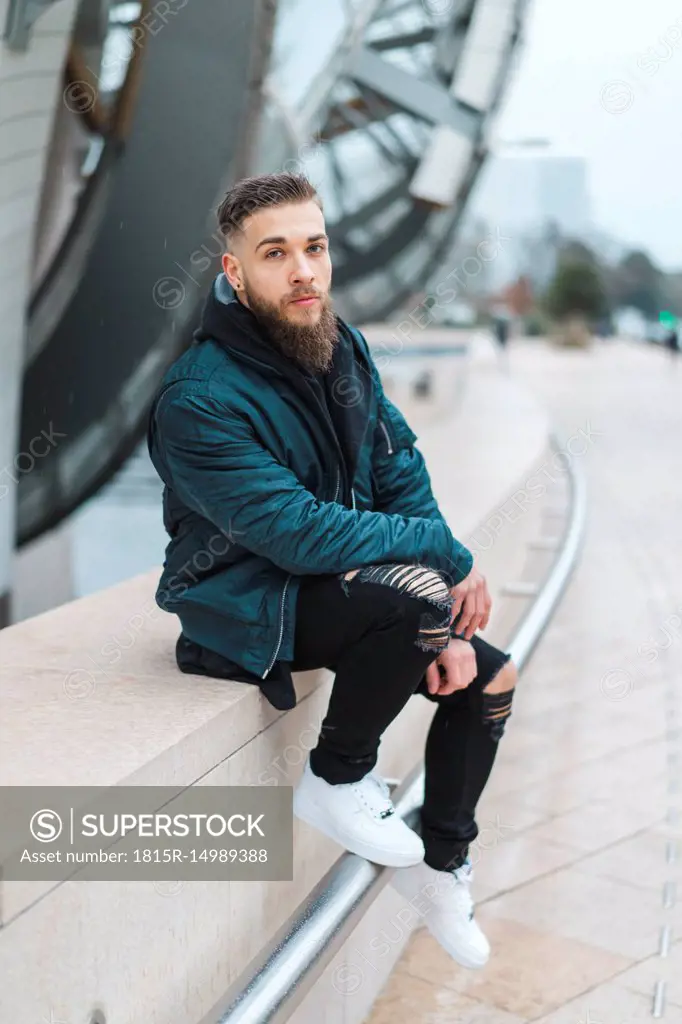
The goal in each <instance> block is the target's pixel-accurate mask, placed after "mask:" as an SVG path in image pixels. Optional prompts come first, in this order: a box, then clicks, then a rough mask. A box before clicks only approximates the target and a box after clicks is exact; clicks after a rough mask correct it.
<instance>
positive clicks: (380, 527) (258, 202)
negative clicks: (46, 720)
mask: <svg viewBox="0 0 682 1024" xmlns="http://www.w3.org/2000/svg"><path fill="white" fill-rule="evenodd" d="M218 218H219V222H220V225H221V229H222V231H223V233H224V236H225V240H226V247H227V251H226V253H225V255H224V256H223V271H224V273H222V274H219V275H218V277H217V278H216V281H215V282H214V284H213V287H212V290H211V293H210V294H209V296H208V299H207V301H206V304H205V307H204V313H203V318H202V324H201V327H200V329H199V330H198V331H197V332H196V334H195V340H194V344H193V345H192V346H191V347H190V348H189V349H188V350H187V351H186V352H185V353H184V354H183V355H182V356H181V357H180V358H179V359H178V360H176V362H175V363H174V364H173V366H172V367H171V368H170V369H169V370H168V371H167V373H166V374H165V377H164V379H163V381H162V383H161V386H160V388H159V391H158V393H157V395H156V398H155V401H154V404H153V407H152V410H151V415H150V422H149V433H148V445H149V451H150V455H151V458H152V461H153V463H154V466H155V467H156V469H157V471H158V473H159V475H160V476H161V478H162V480H163V482H164V484H165V487H164V493H163V512H164V524H165V526H166V529H167V531H168V533H169V535H170V542H169V544H168V547H167V549H166V559H165V562H164V570H163V574H162V577H161V580H160V583H159V587H158V590H157V594H156V600H157V603H158V604H159V605H160V607H161V608H164V609H165V610H167V611H169V612H173V613H175V614H177V615H178V617H179V619H180V623H181V626H182V632H181V634H180V637H179V639H178V642H177V647H176V658H177V663H178V665H179V667H180V669H181V670H182V671H183V672H189V673H195V674H204V675H209V676H218V677H221V678H226V679H236V680H239V681H243V682H251V683H256V684H257V685H259V686H260V688H261V690H262V693H263V695H264V696H265V697H266V698H267V699H268V700H269V701H270V703H271V704H273V705H274V706H275V707H276V708H280V709H286V708H291V707H293V706H294V705H295V703H296V694H295V691H294V687H293V682H292V675H291V673H292V671H305V670H308V669H314V668H321V667H327V668H330V669H331V670H332V671H333V672H334V673H335V679H334V684H333V688H332V692H331V697H330V701H329V706H328V709H327V714H326V717H325V719H324V721H323V723H322V726H321V729H320V736H319V739H318V743H317V746H316V747H315V748H314V749H313V750H311V751H310V755H309V758H308V760H307V762H306V765H305V769H304V772H303V775H302V778H301V780H300V782H299V784H298V786H297V787H296V790H295V794H294V811H295V813H296V815H297V816H298V817H299V818H301V819H303V820H304V821H306V822H308V823H309V824H312V825H313V826H315V827H316V828H318V829H319V830H320V831H322V832H324V833H325V834H326V835H328V836H330V837H331V838H333V839H334V840H335V841H337V842H338V843H340V844H341V845H342V846H343V847H345V848H346V849H348V850H351V851H352V852H354V853H356V854H359V855H360V856H362V857H366V858H367V859H369V860H372V861H374V862H376V863H378V864H385V865H389V866H392V867H396V868H398V870H397V871H395V872H394V875H393V879H392V880H393V884H394V886H395V888H396V889H397V891H398V892H399V893H401V895H402V896H403V898H404V899H406V900H414V899H415V898H419V897H420V896H421V897H428V911H425V912H424V920H425V923H426V925H427V926H428V928H429V929H430V930H431V931H432V933H433V934H434V935H435V936H436V938H437V939H438V940H439V941H440V943H441V944H442V945H443V947H444V948H445V949H446V950H447V951H448V952H449V953H450V955H451V956H452V957H454V959H455V960H457V962H458V963H460V964H463V965H464V966H467V967H482V966H483V965H484V964H485V962H486V961H487V959H488V956H489V946H488V942H487V940H486V938H485V936H484V935H483V933H482V932H481V930H480V929H479V927H478V925H477V924H476V922H475V921H474V920H473V902H472V898H471V893H470V882H471V862H470V860H469V858H468V848H469V845H470V844H471V843H472V841H473V840H474V839H475V838H476V836H477V834H478V829H477V826H476V822H475V810H476V804H477V801H478V799H479V797H480V794H481V792H482V790H483V787H484V786H485V784H486V781H487V779H488V775H489V773H490V770H491V768H492V765H493V761H494V759H495V755H496V751H497V746H498V742H499V739H500V737H501V735H502V731H503V729H504V724H505V721H506V719H507V718H508V716H509V714H510V711H511V703H512V696H513V691H514V686H515V683H516V671H515V668H514V666H513V664H512V662H511V660H510V657H509V655H508V654H505V653H503V652H502V651H499V650H497V649H496V648H495V647H492V646H491V645H490V644H487V643H486V641H484V640H482V639H481V638H480V637H479V636H478V635H477V634H476V630H478V629H482V628H484V627H485V626H486V624H487V622H488V617H489V614H490V605H491V602H490V596H489V594H488V589H487V586H486V583H485V580H484V578H483V577H482V576H481V574H480V573H479V572H478V570H477V569H476V567H475V566H474V564H473V561H474V560H473V556H472V554H471V553H470V552H469V551H468V550H467V549H466V548H465V547H464V546H463V545H462V544H461V543H460V542H459V541H457V540H456V539H455V538H454V537H453V535H452V533H451V531H450V528H449V526H448V524H447V523H446V522H445V520H444V518H443V516H442V515H441V513H440V511H439V509H438V506H437V503H436V501H435V499H434V496H433V493H432V490H431V483H430V477H429V473H428V471H427V469H426V465H425V463H424V459H423V457H422V455H421V453H420V452H419V450H418V449H417V448H416V447H415V446H414V442H415V440H416V435H415V434H414V432H413V431H412V430H411V429H410V427H409V426H408V424H407V422H406V421H405V419H404V418H403V416H402V414H401V413H400V412H399V410H398V409H397V408H396V406H395V405H394V404H393V403H392V402H391V401H390V400H389V399H388V398H387V396H386V395H385V394H384V391H383V389H382V386H381V380H380V377H379V373H378V371H377V368H376V366H375V364H374V362H373V360H372V357H371V355H370V351H369V348H368V346H367V342H366V341H365V339H364V337H363V335H362V334H361V333H360V332H359V331H358V330H357V329H355V328H353V327H351V326H350V325H349V324H347V323H346V322H345V321H344V320H342V319H341V318H340V317H338V316H337V315H335V313H334V311H333V308H332V304H331V299H330V296H329V289H330V285H331V271H332V268H331V261H330V257H329V240H328V238H327V234H326V231H325V223H324V216H323V212H322V206H321V203H320V200H319V198H318V196H317V194H316V192H315V190H314V188H313V187H312V185H311V184H310V182H309V181H308V180H307V179H306V178H305V177H303V176H301V175H291V174H274V175H264V176H261V177H257V178H248V179H245V180H242V181H239V182H237V184H236V185H234V187H233V188H232V189H230V191H229V192H228V193H227V195H226V197H225V199H224V201H223V203H222V204H221V206H220V208H219V210H218ZM228 283H229V286H228ZM230 286H231V287H230ZM232 289H233V291H232ZM415 693H419V694H421V695H422V696H424V697H425V698H427V699H428V700H430V701H433V702H434V703H435V704H436V705H437V707H436V712H435V715H434V717H433V720H432V723H431V726H430V730H429V734H428V739H427V742H426V749H425V774H426V784H425V793H424V803H423V807H422V808H421V826H420V828H421V836H420V835H418V834H417V833H416V832H415V831H413V830H411V829H410V828H408V826H407V825H406V824H405V822H403V821H402V819H401V818H400V817H399V816H398V815H397V814H395V812H394V807H393V804H392V803H391V800H390V796H389V790H388V787H387V785H386V783H385V781H384V780H383V779H382V778H381V777H380V776H379V775H378V774H377V773H376V772H375V771H374V768H375V765H376V762H377V754H378V748H379V744H380V741H381V737H382V735H383V733H384V732H385V730H386V728H387V727H388V726H389V725H390V723H391V722H392V721H393V720H394V718H395V717H396V715H397V714H398V713H399V712H400V711H401V709H402V708H403V707H404V706H405V704H406V703H407V702H408V700H409V698H410V697H411V696H412V695H413V694H415ZM420 913H421V911H420Z"/></svg>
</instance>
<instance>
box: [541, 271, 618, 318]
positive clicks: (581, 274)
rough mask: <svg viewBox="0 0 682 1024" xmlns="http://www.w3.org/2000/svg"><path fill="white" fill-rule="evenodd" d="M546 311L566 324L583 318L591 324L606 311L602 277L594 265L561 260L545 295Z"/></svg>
mask: <svg viewBox="0 0 682 1024" xmlns="http://www.w3.org/2000/svg"><path fill="white" fill-rule="evenodd" d="M544 306H545V309H546V310H547V312H548V313H549V315H550V316H551V317H553V318H554V319H556V320H559V321H563V320H567V319H569V318H570V317H581V318H584V319H585V320H587V321H588V322H590V323H592V322H594V321H595V320H597V319H599V317H601V316H603V315H604V313H605V312H606V311H607V303H606V295H605V292H604V285H603V282H602V279H601V275H600V273H599V271H598V270H597V268H596V267H595V266H593V265H592V264H591V263H586V262H584V261H582V260H566V259H564V260H562V261H561V262H560V263H559V266H558V267H557V270H556V273H555V275H554V278H553V280H552V282H551V283H550V286H549V288H548V290H547V293H546V295H545V302H544Z"/></svg>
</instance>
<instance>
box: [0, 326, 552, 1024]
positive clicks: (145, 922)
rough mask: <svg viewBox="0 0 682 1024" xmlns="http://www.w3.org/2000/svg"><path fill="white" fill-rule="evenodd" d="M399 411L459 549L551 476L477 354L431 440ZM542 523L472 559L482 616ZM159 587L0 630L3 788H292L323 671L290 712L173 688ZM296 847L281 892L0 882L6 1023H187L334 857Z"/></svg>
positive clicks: (383, 759)
mask: <svg viewBox="0 0 682 1024" xmlns="http://www.w3.org/2000/svg"><path fill="white" fill-rule="evenodd" d="M438 358H439V359H440V360H441V362H443V363H445V357H438ZM459 366H460V368H461V366H462V363H461V359H460V361H459ZM451 370H452V368H451ZM400 404H401V407H402V408H403V410H404V412H405V413H406V415H407V416H408V419H409V420H410V422H411V423H412V425H413V426H414V428H415V430H416V432H417V433H418V434H419V440H418V442H417V443H418V446H419V447H420V449H421V450H422V452H423V453H424V455H425V457H426V459H427V463H428V465H429V469H430V472H431V476H432V482H433V486H434V491H435V493H436V496H437V497H438V499H439V501H440V503H441V507H442V508H443V510H444V512H445V513H446V515H448V518H449V520H450V522H451V523H452V525H453V529H454V532H455V533H456V535H458V536H459V537H460V538H462V539H464V540H466V541H469V542H471V540H472V539H473V540H475V537H476V531H477V529H480V527H481V525H482V524H485V523H486V522H489V521H490V520H491V517H493V516H498V518H499V513H498V510H499V508H500V507H501V506H503V505H504V503H505V501H506V500H507V499H508V498H509V497H510V496H511V495H512V494H513V493H514V492H515V491H517V490H519V488H521V489H523V485H524V481H525V480H527V478H528V476H529V475H530V474H531V473H533V472H534V471H535V470H536V469H537V467H538V466H539V465H541V464H542V462H543V461H546V460H547V458H548V452H547V448H546V444H547V432H548V424H547V421H546V419H545V416H544V415H543V414H542V412H541V411H540V410H539V409H538V408H537V407H536V406H535V405H534V403H533V402H532V401H530V400H529V398H528V397H527V396H526V395H525V394H524V393H523V392H522V391H520V390H519V389H518V388H517V387H516V386H515V385H514V384H513V383H512V382H511V381H509V380H508V379H504V378H502V377H501V376H500V374H499V371H498V369H497V367H496V365H495V363H494V361H492V360H490V359H489V353H487V352H486V349H485V346H483V347H482V349H481V352H477V350H476V347H474V351H473V353H472V357H471V359H470V361H469V364H468V370H467V385H466V388H465V390H464V392H463V393H462V395H461V400H460V402H459V404H458V408H457V410H456V412H455V413H454V414H451V415H450V417H449V418H446V417H445V415H442V416H440V417H439V418H438V420H437V421H435V420H431V421H430V422H429V421H428V417H422V416H421V415H420V409H419V403H418V402H417V403H415V404H414V405H413V406H412V405H411V406H410V407H409V408H408V406H407V402H401V403H400ZM539 516H540V504H539V503H538V504H536V505H529V506H528V508H526V509H525V511H524V512H523V514H520V515H519V516H518V517H517V518H516V520H513V521H507V520H505V521H504V522H503V525H502V526H501V527H500V528H499V529H498V530H497V532H496V533H495V536H494V543H493V544H492V545H490V546H487V547H486V548H485V549H481V551H480V556H479V557H480V561H481V565H482V567H483V569H484V571H485V572H486V573H487V575H488V578H489V581H490V583H491V590H492V591H493V596H494V598H495V595H496V593H499V591H500V588H501V587H502V586H503V584H505V583H506V582H508V581H509V579H510V578H511V579H515V578H517V577H518V573H519V572H521V571H522V569H523V565H524V564H525V560H526V548H525V544H526V541H527V539H530V538H533V537H535V536H537V534H538V529H539ZM495 522H497V519H496V520H495ZM474 546H476V545H474ZM479 547H480V545H479ZM159 572H160V569H159V570H154V571H152V572H149V573H145V574H143V575H141V576H138V577H135V578H134V579H132V580H129V581H126V582H125V583H123V584H120V585H119V586H116V587H112V588H110V589H108V590H105V591H102V592H100V593H98V594H96V595H94V596H91V597H87V598H83V599H82V600H78V601H74V602H71V603H70V604H67V605H63V606H61V607H59V608H57V609H54V610H53V611H50V612H47V613H45V614H43V615H40V616H37V617H36V618H33V619H30V620H27V621H25V622H21V623H19V624H18V625H15V626H12V627H10V628H8V629H6V630H3V631H2V632H0V666H1V667H0V721H1V722H2V723H3V725H2V729H3V738H2V744H1V746H0V784H2V785H37V784H41V783H48V784H55V785H56V784H66V783H72V784H84V783H85V782H87V784H90V785H107V786H111V785H116V784H124V783H125V784H139V785H142V784H149V785H152V784H155V785H192V784H198V785H225V784H230V785H237V784H241V785H244V784H249V785H259V784H271V785H272V784H280V785H295V783H296V781H297V780H298V777H299V775H300V771H301V767H302V764H303V761H304V759H305V756H306V754H307V750H308V749H309V748H310V746H312V745H313V743H314V737H315V734H316V733H317V730H318V728H319V724H320V721H321V719H322V717H323V716H324V712H325V710H326V706H327V702H328V698H329V692H330V689H331V683H332V676H331V673H329V672H327V671H324V670H322V671H320V672H308V673H302V674H299V675H298V676H297V677H296V689H297V694H298V697H299V704H298V706H297V707H296V708H295V709H294V710H293V711H290V712H286V713H281V712H277V711H276V710H275V709H273V708H271V707H270V705H269V704H268V703H267V702H266V701H265V700H264V699H263V698H262V697H261V695H260V692H259V691H258V690H257V689H256V688H255V687H251V686H248V685H245V684H241V683H233V682H229V681H223V680H213V679H207V678H205V677H202V676H186V675H182V674H181V673H180V672H179V671H178V670H177V667H176V665H175V657H174V645H175V640H176V637H177V635H178V623H177V620H176V619H175V617H174V616H170V615H167V614H165V613H163V612H161V611H160V610H159V609H158V608H157V607H156V605H155V604H154V602H153V593H154V589H155V587H156V582H157V579H158V575H159ZM515 607H516V608H517V609H518V608H519V605H518V604H516V605H515ZM495 616H496V617H495V618H494V619H493V621H491V625H490V627H489V629H488V630H487V631H486V637H487V638H489V639H490V640H491V641H492V642H497V643H501V644H503V643H504V639H505V638H504V631H505V629H506V628H507V626H508V624H509V621H510V619H509V615H508V613H505V612H504V603H503V602H500V601H496V609H495ZM433 710H434V709H433V705H431V704H430V703H429V702H427V701H425V700H423V699H421V698H419V697H416V698H414V699H413V700H412V701H410V702H409V704H408V705H407V707H406V708H405V709H404V710H403V712H402V714H401V715H400V716H399V717H398V719H396V721H395V722H394V723H393V724H392V726H391V728H390V729H389V730H388V732H387V734H386V736H385V737H384V740H383V742H382V746H381V753H380V760H379V768H380V770H381V771H382V772H383V773H384V774H386V775H389V776H399V777H402V776H403V775H404V774H405V773H406V772H407V771H409V770H410V768H412V767H413V765H414V764H415V763H416V762H417V761H418V760H419V759H420V757H421V754H422V750H423V741H424V737H425V734H426V730H427V729H428V725H429V722H430V719H431V716H432V714H433ZM304 737H305V739H304ZM294 841H295V877H294V881H293V882H291V883H286V884H282V883H280V884H277V883H267V884H260V885H256V884H254V883H250V884H249V883H220V882H213V883H198V882H192V883H184V885H183V884H181V885H180V886H179V888H178V890H177V892H176V893H175V894H174V895H173V896H172V897H170V896H164V895H163V894H162V893H161V892H160V891H159V890H158V889H156V888H155V887H154V885H153V884H152V883H127V884H124V883H113V882H112V883H105V882H100V883H97V884H87V883H80V884H78V882H77V881H72V882H67V883H50V882H45V883H32V884H31V883H17V882H9V883H8V882H6V883H5V884H4V886H3V888H2V890H1V891H0V923H1V924H2V925H3V926H4V927H3V929H2V931H1V932H0V973H2V976H3V978H5V979H14V980H13V981H11V982H7V983H6V984H5V986H4V987H5V991H4V993H3V996H4V999H5V1005H6V1006H7V1010H6V1011H5V1012H6V1013H7V1014H8V1016H7V1020H8V1021H9V1020H22V1021H23V1020H26V1021H28V1020H34V1019H35V1020H40V1019H41V1016H43V1017H46V1018H47V1019H50V1016H49V1015H50V1013H53V1014H54V1017H55V1018H56V1019H64V1020H69V1021H76V1020H83V1021H84V1022H85V1021H88V1020H89V1018H88V1016H87V1014H88V1013H91V1012H92V1010H93V1009H94V1007H96V1006H99V1007H102V1008H103V1009H104V1011H105V1014H106V1019H107V1021H109V1020H110V1021H114V1020H116V1021H121V1022H124V1021H125V1022H131V1024H133V1022H135V1024H137V1022H138V1021H143V1020H144V1021H145V1024H156V1022H158V1024H192V1022H194V1021H198V1020H199V1019H200V1018H201V1017H202V1015H203V1014H205V1013H207V1012H208V1011H209V1010H210V1008H211V1007H212V1006H214V1005H215V1003H216V1001H217V1000H219V998H220V996H221V995H222V993H223V992H224V991H225V990H226V988H227V987H228V985H229V984H230V982H231V981H232V980H233V979H234V978H235V977H237V976H238V975H239V973H240V972H241V971H242V970H243V969H244V967H245V966H246V965H247V963H248V962H249V960H250V959H251V958H252V957H253V955H254V954H255V953H256V951H257V950H258V949H259V948H260V947H261V946H262V944H263V943H264V942H265V941H266V940H267V938H268V937H269V936H270V935H272V934H273V933H274V932H275V931H276V929H277V928H278V927H279V926H280V925H281V924H282V922H283V921H284V920H286V918H287V917H288V916H290V914H291V913H292V912H293V911H294V910H295V908H296V907H297V906H298V904H299V903H300V902H301V900H302V899H303V897H304V895H305V894H306V893H307V892H308V891H309V889H310V887H311V886H312V885H313V884H314V883H315V882H316V881H317V880H318V879H319V878H320V877H321V876H322V875H323V874H324V873H325V872H326V871H327V870H328V868H329V867H330V866H331V864H332V863H333V862H334V861H335V860H336V858H337V857H338V856H339V853H340V849H339V847H338V846H336V845H335V844H334V843H332V842H331V841H329V840H327V839H326V838H325V837H324V836H322V835H320V834H319V833H316V832H315V831H314V830H312V829H309V828H307V827H306V826H303V825H302V823H299V822H296V823H295V833H294ZM387 898H389V897H387ZM379 912H381V908H379V909H378V910H377V913H379ZM367 927H369V928H371V927H372V925H367ZM374 927H376V926H374ZM399 952H400V950H399V948H396V955H398V954H399ZM46 964H49V965H50V967H47V968H46V966H45V965H46ZM385 966H387V967H388V966H389V960H388V959H387V961H386V965H385ZM381 980H382V979H381V978H380V979H379V983H380V982H381ZM366 994H367V995H368V996H369V995H370V994H371V990H370V989H369V988H368V989H367V993H366ZM327 995H329V993H328V992H327ZM312 996H313V994H312V993H311V997H310V998H311V999H312ZM309 1005H310V1006H312V1005H313V1004H312V1003H309ZM302 1010H303V1008H301V1012H302ZM318 1015H319V1014H318ZM351 1016H352V1017H353V1019H354V1020H359V1019H361V1018H360V1017H358V1016H356V1015H355V1013H353V1014H352V1015H351ZM297 1019H298V1018H297ZM301 1019H303V1018H301ZM348 1019H349V1020H350V1017H348ZM3 1024H4V1022H3Z"/></svg>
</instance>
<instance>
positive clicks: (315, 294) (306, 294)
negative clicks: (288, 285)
mask: <svg viewBox="0 0 682 1024" xmlns="http://www.w3.org/2000/svg"><path fill="white" fill-rule="evenodd" d="M321 298H323V295H322V292H320V291H318V290H317V288H308V289H304V290H299V291H296V292H292V293H291V295H290V296H289V298H288V299H286V300H285V301H286V302H295V301H296V299H321Z"/></svg>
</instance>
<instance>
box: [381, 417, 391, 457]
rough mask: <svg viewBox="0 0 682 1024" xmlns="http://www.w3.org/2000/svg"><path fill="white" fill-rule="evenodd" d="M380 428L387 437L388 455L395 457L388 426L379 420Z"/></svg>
mask: <svg viewBox="0 0 682 1024" xmlns="http://www.w3.org/2000/svg"><path fill="white" fill-rule="evenodd" d="M379 426H380V427H381V429H382V430H383V432H384V434H385V435H386V444H387V445H388V454H389V455H393V446H392V445H391V438H390V436H389V433H388V429H387V427H386V424H385V423H384V422H383V420H379Z"/></svg>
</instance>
